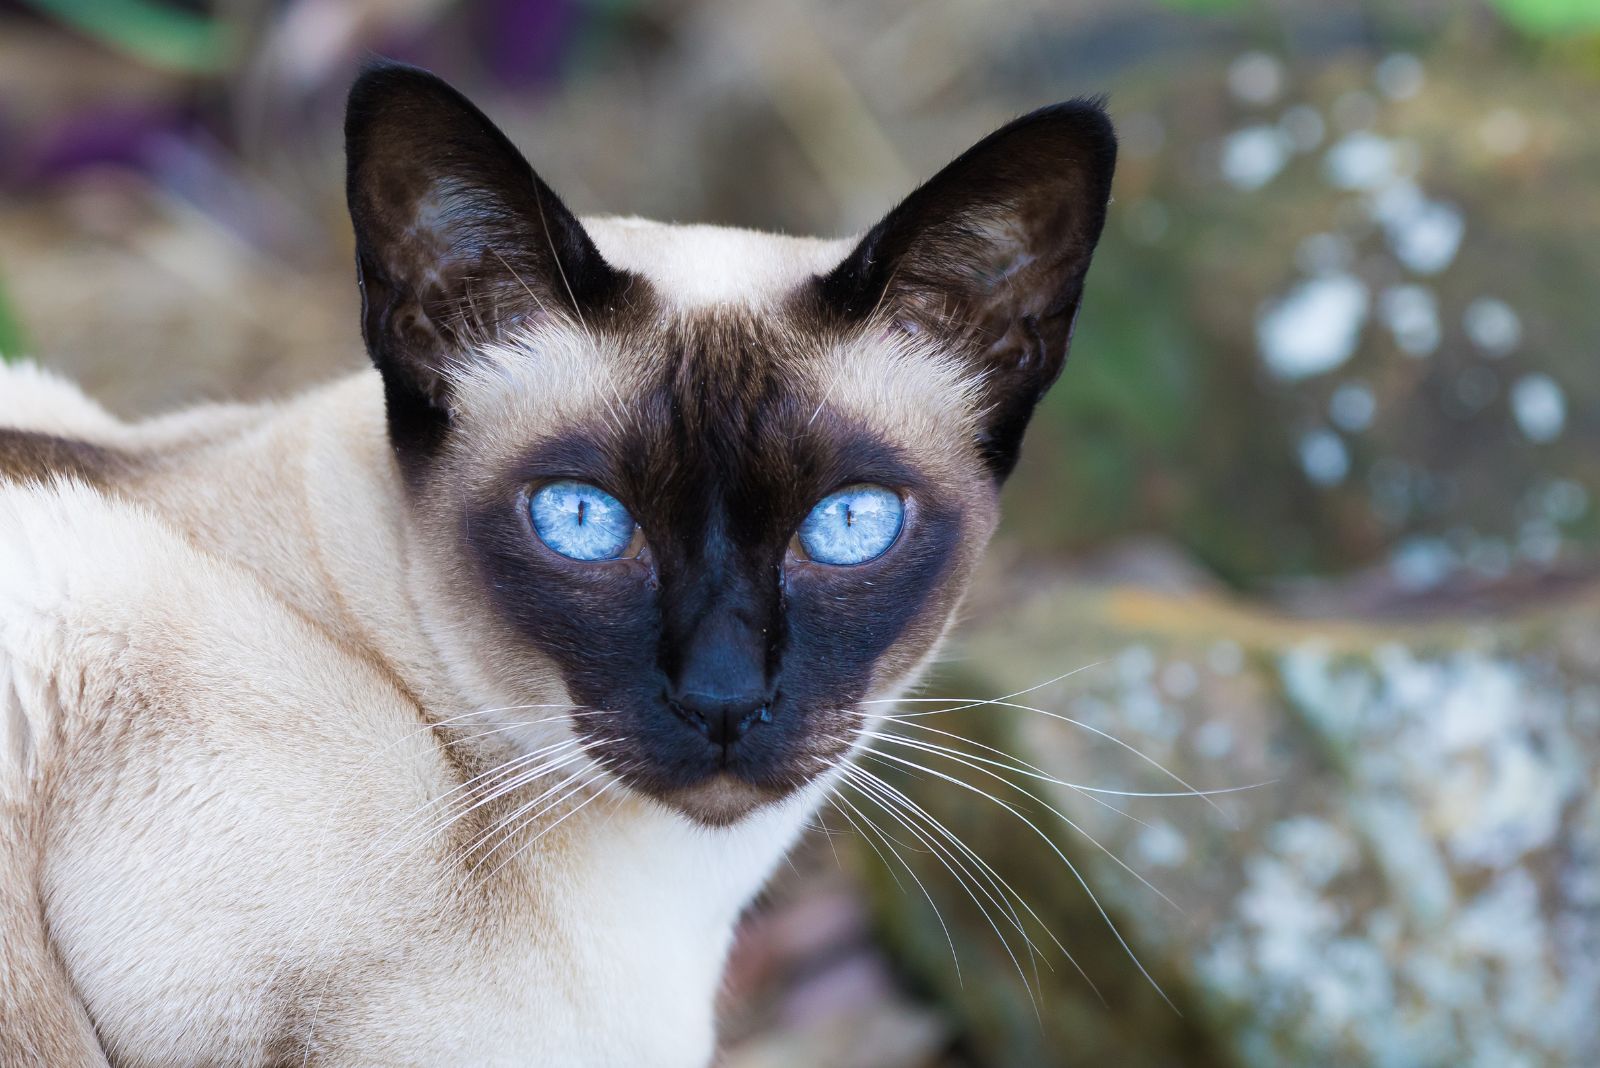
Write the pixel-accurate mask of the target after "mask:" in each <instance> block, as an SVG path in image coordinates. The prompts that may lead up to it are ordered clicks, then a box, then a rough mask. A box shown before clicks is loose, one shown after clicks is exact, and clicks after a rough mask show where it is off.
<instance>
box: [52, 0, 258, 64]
mask: <svg viewBox="0 0 1600 1068" xmlns="http://www.w3.org/2000/svg"><path fill="white" fill-rule="evenodd" d="M28 2H29V3H30V4H31V5H32V6H33V7H35V8H37V9H38V10H40V11H42V12H44V13H45V14H46V15H49V16H51V17H52V18H55V19H58V20H60V21H61V22H65V23H67V24H68V25H70V26H72V27H73V28H74V29H76V30H78V31H79V32H80V33H84V34H87V35H88V36H90V37H93V38H94V39H95V40H97V41H99V42H100V43H102V44H104V45H106V46H107V47H109V48H114V49H116V50H117V51H119V52H124V53H127V54H128V55H131V56H133V57H134V58H135V59H138V60H139V61H140V62H143V63H147V64H149V65H150V66H153V67H161V68H164V69H167V70H174V71H182V72H187V73H215V72H218V71H222V70H224V69H226V68H227V66H228V61H229V58H230V56H231V54H232V52H233V49H232V42H231V38H232V34H231V33H230V32H229V28H228V25H227V24H226V23H224V22H223V21H222V20H220V19H209V18H206V17H204V16H201V15H196V14H195V13H193V12H192V11H188V10H185V9H184V8H182V7H177V6H169V5H167V4H162V3H157V2H154V0H28Z"/></svg>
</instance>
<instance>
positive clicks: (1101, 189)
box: [818, 100, 1116, 478]
mask: <svg viewBox="0 0 1600 1068" xmlns="http://www.w3.org/2000/svg"><path fill="white" fill-rule="evenodd" d="M1115 165H1116V137H1115V135H1114V134H1113V132H1112V129H1111V122H1110V120H1109V119H1108V118H1107V117H1106V114H1105V111H1104V109H1103V107H1102V106H1101V104H1100V103H1099V102H1098V101H1088V100H1077V101H1072V102H1069V103H1064V104H1056V105H1053V106H1051V107H1047V108H1041V109H1039V110H1038V111H1035V112H1032V113H1031V114H1028V115H1025V116H1023V117H1022V118H1020V119H1017V120H1016V121H1015V122H1012V123H1011V124H1010V125H1008V126H1005V127H1003V128H1001V129H1000V130H998V131H996V132H995V133H993V134H990V135H989V136H988V137H986V138H984V139H983V140H982V141H980V142H978V144H976V145H974V146H973V147H972V148H971V149H969V150H968V151H967V152H965V153H963V154H962V155H961V156H960V157H959V158H958V159H956V160H955V161H954V162H953V163H951V164H950V165H948V166H947V167H945V168H944V169H943V170H942V171H940V172H939V173H938V174H937V175H935V176H934V177H933V178H932V179H930V180H929V181H928V182H927V183H925V184H924V185H922V186H921V187H920V188H918V189H917V190H916V191H915V192H913V193H912V194H911V195H910V196H908V197H906V199H905V200H903V201H902V202H901V203H900V204H899V205H898V206H896V207H895V208H894V210H892V211H890V212H889V214H888V215H886V216H885V217H884V218H883V220H882V221H881V222H879V223H878V224H877V225H876V226H874V227H873V228H872V229H871V230H870V231H868V233H867V235H866V236H865V237H863V238H862V239H861V241H860V243H859V244H858V245H857V246H856V247H855V249H854V250H853V251H852V252H851V253H850V255H849V256H847V257H846V258H845V260H844V262H842V263H841V264H839V266H838V267H836V268H835V269H834V270H833V271H831V272H830V273H829V274H827V275H826V276H824V277H822V278H821V279H819V281H818V292H819V294H820V296H821V299H822V300H823V301H824V303H825V304H827V305H828V306H830V307H831V308H833V309H834V310H835V311H836V312H837V313H839V314H841V315H843V316H845V317H846V318H849V319H854V320H867V319H883V318H887V319H888V320H889V322H890V323H891V324H892V325H894V326H898V327H901V328H904V329H908V330H911V331H914V332H931V333H933V334H935V335H936V336H937V337H938V338H939V339H940V340H941V341H942V342H944V343H946V344H947V345H949V346H950V347H951V348H953V349H954V350H956V351H958V352H960V353H962V355H963V358H965V359H967V360H968V361H969V363H970V365H971V371H972V374H973V376H974V378H975V379H976V380H977V381H979V382H980V393H981V395H982V399H983V406H984V411H983V412H982V413H981V416H980V418H979V424H978V425H979V429H978V440H977V442H976V443H975V444H976V445H977V447H978V449H979V450H980V452H981V453H982V455H983V457H984V460H985V461H986V463H987V464H988V465H989V467H990V470H991V471H992V472H993V473H994V475H995V477H996V478H1004V477H1005V476H1006V475H1007V474H1009V473H1010V472H1011V469H1012V467H1014V466H1015V464H1016V459H1017V451H1018V449H1019V448H1020V446H1021V443H1022V434H1023V431H1024V430H1025V429H1026V427H1027V423H1028V419H1029V417H1030V416H1031V415H1032V413H1033V409H1034V406H1035V405H1036V404H1037V403H1038V401H1039V399H1040V398H1041V397H1042V396H1043V395H1044V393H1045V391H1046V390H1047V389H1049V388H1050V386H1051V385H1052V384H1053V383H1054V382H1055V380H1056V378H1057V376H1059V375H1060V373H1061V368H1062V366H1063V365H1064V364H1065V362H1066V357H1067V348H1068V344H1069V342H1070V341H1071V337H1072V324H1073V321H1074V318H1075V317H1076V315H1077V311H1078V303H1079V299H1080V298H1081V296H1082V294H1083V283H1084V277H1085V275H1086V274H1087V273H1088V270H1089V261H1090V258H1091V256H1092V255H1093V253H1094V248H1095V244H1096V242H1098V240H1099V238H1100V231H1101V228H1102V227H1103V225H1104V223H1105V214H1106V204H1107V201H1108V200H1109V198H1110V193H1111V176H1112V172H1113V170H1114V168H1115Z"/></svg>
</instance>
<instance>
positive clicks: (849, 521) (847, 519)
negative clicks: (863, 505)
mask: <svg viewBox="0 0 1600 1068" xmlns="http://www.w3.org/2000/svg"><path fill="white" fill-rule="evenodd" d="M844 525H845V526H847V527H853V526H855V525H856V514H855V513H854V512H852V511H851V510H850V506H849V505H848V504H847V505H845V506H844Z"/></svg>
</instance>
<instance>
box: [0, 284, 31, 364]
mask: <svg viewBox="0 0 1600 1068" xmlns="http://www.w3.org/2000/svg"><path fill="white" fill-rule="evenodd" d="M27 348H28V345H27V341H26V340H25V339H24V337H23V333H22V323H21V322H19V321H18V320H17V316H16V312H14V311H13V310H12V308H11V300H10V298H9V297H8V296H7V295H6V287H5V282H4V280H3V279H0V362H5V363H9V362H11V361H12V360H14V359H16V358H17V357H18V356H20V355H21V354H22V353H24V352H26V351H27Z"/></svg>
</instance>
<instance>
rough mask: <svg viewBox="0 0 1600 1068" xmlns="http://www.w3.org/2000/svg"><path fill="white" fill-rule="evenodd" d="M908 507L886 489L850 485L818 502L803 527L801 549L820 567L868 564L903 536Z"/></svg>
mask: <svg viewBox="0 0 1600 1068" xmlns="http://www.w3.org/2000/svg"><path fill="white" fill-rule="evenodd" d="M905 514H906V506H905V504H904V503H903V502H902V501H901V500H900V495H899V494H897V493H895V492H893V491H892V490H886V489H884V488H883V487H882V486H850V487H847V488H846V489H842V490H840V491H839V492H837V493H830V494H829V495H828V496H826V497H824V498H822V500H820V501H818V502H817V506H816V507H815V508H813V509H811V514H810V515H808V516H806V519H805V522H803V523H801V524H800V547H801V548H802V549H804V550H805V551H806V555H807V556H809V557H811V559H813V560H815V561H817V562H818V563H820V564H864V563H866V562H867V561H868V560H872V559H874V558H876V557H879V556H882V555H883V554H884V553H885V552H887V551H888V550H889V546H891V545H893V544H894V539H895V538H897V537H899V536H900V524H901V523H902V522H904V520H905Z"/></svg>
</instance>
